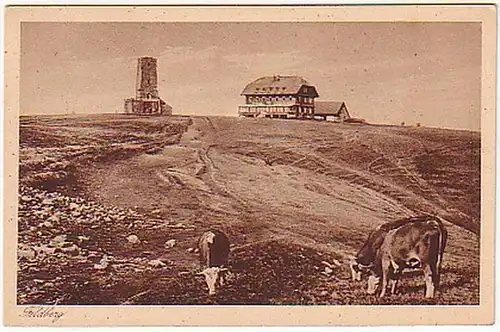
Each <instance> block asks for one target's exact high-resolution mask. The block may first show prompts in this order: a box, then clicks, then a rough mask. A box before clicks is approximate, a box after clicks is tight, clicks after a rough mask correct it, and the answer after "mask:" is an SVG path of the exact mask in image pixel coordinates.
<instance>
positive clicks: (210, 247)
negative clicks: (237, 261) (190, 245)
mask: <svg viewBox="0 0 500 332" xmlns="http://www.w3.org/2000/svg"><path fill="white" fill-rule="evenodd" d="M198 249H199V254H200V267H201V269H202V271H201V272H199V273H197V275H201V276H204V277H205V282H206V283H207V286H208V293H209V295H215V293H216V292H217V287H218V286H224V282H225V275H226V273H228V272H229V269H228V268H227V265H228V259H229V239H228V237H227V236H226V234H224V233H222V232H221V231H219V230H216V229H210V230H208V231H206V232H204V233H203V234H202V235H201V237H200V239H199V241H198Z"/></svg>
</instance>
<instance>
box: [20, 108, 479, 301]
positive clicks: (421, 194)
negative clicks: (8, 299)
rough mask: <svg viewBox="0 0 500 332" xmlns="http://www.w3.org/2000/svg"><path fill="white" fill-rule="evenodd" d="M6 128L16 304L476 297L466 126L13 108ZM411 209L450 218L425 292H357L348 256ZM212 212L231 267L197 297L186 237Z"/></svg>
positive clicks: (412, 285)
mask: <svg viewBox="0 0 500 332" xmlns="http://www.w3.org/2000/svg"><path fill="white" fill-rule="evenodd" d="M20 130H21V132H20V134H21V142H20V145H21V151H20V184H21V193H20V220H19V230H20V231H19V242H20V245H19V248H20V249H19V250H20V252H21V253H22V255H21V256H20V259H19V265H20V270H19V296H18V302H19V303H52V302H53V301H56V300H59V301H60V303H67V304H91V303H92V304H101V303H106V304H120V303H125V304H169V303H172V304H203V303H206V304H215V303H218V304H235V303H238V304H279V303H283V304H285V303H287V304H290V303H297V304H397V303H401V304H425V303H436V304H477V303H479V238H478V235H479V230H480V219H479V216H480V135H479V133H474V132H467V131H452V130H441V129H430V128H409V127H384V126H366V125H363V126H361V125H341V124H333V123H326V122H315V121H290V120H274V119H273V120H271V119H243V118H224V117H211V118H208V117H205V118H198V117H194V118H191V119H190V118H184V117H170V118H140V117H129V116H123V115H121V116H119V115H106V116H87V117H26V118H21V129H20ZM37 190H40V191H37ZM419 213H433V214H436V215H438V216H440V217H441V218H443V219H444V220H445V224H446V226H447V228H448V230H449V233H450V241H449V245H448V247H447V249H446V253H445V259H444V271H443V276H442V284H443V287H442V293H441V294H440V296H439V297H438V298H437V299H434V300H430V301H424V300H423V299H422V297H423V296H422V294H423V280H422V277H410V276H409V277H407V278H404V280H403V282H402V283H401V286H400V294H399V295H396V296H392V297H387V298H385V299H383V300H380V299H378V298H376V297H373V296H368V295H366V292H365V288H366V281H363V282H351V281H350V280H349V269H348V266H347V257H348V256H349V255H351V254H354V253H355V252H356V251H357V249H358V248H359V247H360V246H361V244H362V243H363V241H365V239H366V236H367V233H368V232H369V231H370V230H371V229H372V228H374V227H375V226H377V225H379V224H381V223H383V222H387V221H389V220H393V219H397V218H401V217H405V216H411V215H415V214H419ZM214 226H215V227H218V228H220V229H222V230H224V231H225V232H226V233H227V234H228V235H229V237H230V239H231V241H232V243H233V245H232V257H231V263H232V267H233V271H235V274H234V276H233V280H232V281H231V283H230V286H229V287H228V288H227V289H225V290H223V291H222V292H221V293H220V294H219V295H218V296H217V297H215V298H209V297H208V296H207V292H206V289H205V288H204V287H205V286H204V285H203V282H202V280H200V279H197V278H196V277H194V276H193V271H195V270H196V269H197V255H196V254H195V253H194V252H193V248H194V246H195V243H196V240H197V237H198V236H199V234H201V232H202V231H203V230H204V229H206V228H208V227H214ZM130 235H136V236H137V237H138V239H139V240H140V241H139V242H138V243H132V242H130V241H128V240H127V237H129V236H130ZM58 236H64V238H61V237H58ZM167 240H176V242H175V245H174V246H173V247H169V246H167V247H166V246H165V242H166V241H167ZM103 260H104V261H107V262H108V263H102V262H103ZM334 260H335V261H338V262H340V266H336V265H335V267H334V268H333V272H330V273H326V272H325V266H327V264H332V262H333V261H334ZM325 262H326V263H325ZM256 275H259V276H260V277H259V278H255V276H256Z"/></svg>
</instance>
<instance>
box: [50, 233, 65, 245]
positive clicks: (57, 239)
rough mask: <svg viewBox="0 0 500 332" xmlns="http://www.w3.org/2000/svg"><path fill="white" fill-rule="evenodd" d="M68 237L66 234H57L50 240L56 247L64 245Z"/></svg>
mask: <svg viewBox="0 0 500 332" xmlns="http://www.w3.org/2000/svg"><path fill="white" fill-rule="evenodd" d="M66 238H67V236H66V235H57V236H56V237H54V238H53V239H52V240H50V243H51V244H52V245H53V246H54V247H62V246H63V245H64V244H65V243H66Z"/></svg>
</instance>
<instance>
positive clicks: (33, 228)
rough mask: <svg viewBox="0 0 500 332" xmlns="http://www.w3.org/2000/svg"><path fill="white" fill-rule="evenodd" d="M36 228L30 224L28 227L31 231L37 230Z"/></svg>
mask: <svg viewBox="0 0 500 332" xmlns="http://www.w3.org/2000/svg"><path fill="white" fill-rule="evenodd" d="M37 229H38V228H36V226H31V227H30V231H32V232H36V231H37Z"/></svg>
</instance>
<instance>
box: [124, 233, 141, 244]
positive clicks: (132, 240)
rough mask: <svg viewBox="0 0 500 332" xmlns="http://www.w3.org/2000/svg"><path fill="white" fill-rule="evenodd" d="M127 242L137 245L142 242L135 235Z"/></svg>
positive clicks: (128, 238) (129, 237)
mask: <svg viewBox="0 0 500 332" xmlns="http://www.w3.org/2000/svg"><path fill="white" fill-rule="evenodd" d="M127 241H128V242H129V243H132V244H137V243H139V242H141V241H140V240H139V238H138V237H137V235H134V234H133V235H129V236H128V237H127Z"/></svg>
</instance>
